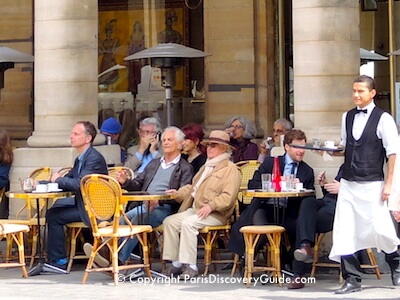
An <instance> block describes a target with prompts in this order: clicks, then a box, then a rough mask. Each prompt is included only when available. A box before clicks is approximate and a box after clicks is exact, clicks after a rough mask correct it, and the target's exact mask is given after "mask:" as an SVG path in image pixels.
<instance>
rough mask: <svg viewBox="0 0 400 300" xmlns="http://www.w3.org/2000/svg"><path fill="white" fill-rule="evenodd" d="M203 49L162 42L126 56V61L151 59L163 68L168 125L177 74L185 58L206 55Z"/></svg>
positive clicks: (170, 118) (170, 121)
mask: <svg viewBox="0 0 400 300" xmlns="http://www.w3.org/2000/svg"><path fill="white" fill-rule="evenodd" d="M209 55H210V54H207V53H205V52H203V51H201V50H197V49H194V48H190V47H186V46H183V45H180V44H175V43H162V44H158V45H156V46H154V47H151V48H149V49H145V50H142V51H139V52H136V53H135V54H132V55H129V56H127V57H125V58H124V60H126V61H130V60H140V59H150V64H151V66H152V67H157V68H160V69H161V80H162V83H161V85H162V86H163V87H164V88H165V99H166V106H167V126H170V125H172V97H173V89H174V86H175V74H176V70H178V69H179V68H180V67H181V66H182V65H183V64H184V60H185V58H198V57H206V56H209Z"/></svg>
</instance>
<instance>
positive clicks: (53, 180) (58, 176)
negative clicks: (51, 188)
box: [50, 173, 61, 182]
mask: <svg viewBox="0 0 400 300" xmlns="http://www.w3.org/2000/svg"><path fill="white" fill-rule="evenodd" d="M60 177H61V175H60V174H59V173H53V175H51V179H50V181H51V182H56V180H57V179H58V178H60Z"/></svg>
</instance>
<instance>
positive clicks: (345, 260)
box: [340, 218, 400, 282]
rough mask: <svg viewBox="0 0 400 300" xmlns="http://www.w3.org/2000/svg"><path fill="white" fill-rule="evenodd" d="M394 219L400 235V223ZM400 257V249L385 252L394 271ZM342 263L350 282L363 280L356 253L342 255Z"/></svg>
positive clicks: (345, 276) (343, 270) (345, 275)
mask: <svg viewBox="0 0 400 300" xmlns="http://www.w3.org/2000/svg"><path fill="white" fill-rule="evenodd" d="M392 220H393V222H394V224H395V229H396V232H397V236H399V235H400V230H399V223H397V222H396V221H395V220H394V219H393V218H392ZM399 259H400V255H399V251H398V250H397V251H394V252H392V253H385V261H386V262H387V263H388V265H389V267H390V270H391V271H392V272H393V271H394V270H396V269H398V268H399ZM340 264H341V268H342V276H343V278H344V279H345V280H347V281H350V282H354V280H355V281H356V282H361V276H362V271H361V267H360V261H359V259H358V257H357V255H356V254H350V255H346V256H342V257H341V259H340Z"/></svg>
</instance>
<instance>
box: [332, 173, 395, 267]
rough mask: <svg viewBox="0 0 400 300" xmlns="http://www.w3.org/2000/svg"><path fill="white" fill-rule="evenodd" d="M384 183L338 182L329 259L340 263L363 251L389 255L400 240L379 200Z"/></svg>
mask: <svg viewBox="0 0 400 300" xmlns="http://www.w3.org/2000/svg"><path fill="white" fill-rule="evenodd" d="M383 185H384V182H383V181H373V182H371V181H368V182H355V181H348V180H346V179H341V180H340V189H339V194H338V199H337V204H336V211H335V219H334V223H333V234H332V238H333V245H332V249H331V252H330V254H329V258H330V259H331V260H333V261H337V262H340V256H342V255H349V254H353V253H355V252H357V251H358V250H362V249H366V248H377V250H378V251H381V250H383V251H385V252H386V253H392V252H393V251H395V250H397V245H399V244H400V240H399V238H398V237H397V235H396V231H395V228H394V225H393V222H392V219H391V216H390V212H389V210H388V208H387V206H386V204H385V202H383V201H382V200H381V196H382V190H383Z"/></svg>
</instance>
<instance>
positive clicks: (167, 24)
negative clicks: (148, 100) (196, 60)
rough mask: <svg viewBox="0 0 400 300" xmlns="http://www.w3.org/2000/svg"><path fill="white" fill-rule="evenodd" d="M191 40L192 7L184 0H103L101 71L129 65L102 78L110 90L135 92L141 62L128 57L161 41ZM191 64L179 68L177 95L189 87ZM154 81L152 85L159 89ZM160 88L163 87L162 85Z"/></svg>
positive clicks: (101, 6)
mask: <svg viewBox="0 0 400 300" xmlns="http://www.w3.org/2000/svg"><path fill="white" fill-rule="evenodd" d="M170 42H172V43H178V44H185V45H187V44H188V11H187V8H186V6H185V3H184V0H170V1H162V0H154V1H146V0H143V1H140V0H139V1H137V0H136V1H134V0H103V1H102V0H99V35H98V43H99V56H98V66H99V70H98V72H99V74H100V73H102V72H104V71H105V70H108V69H110V68H111V67H113V66H115V65H122V66H126V67H127V68H126V69H117V70H114V71H111V72H108V73H107V74H105V75H103V76H101V77H100V78H99V85H100V86H103V87H105V88H107V90H108V91H114V92H125V91H131V92H132V93H134V92H135V91H134V89H135V86H136V88H137V84H138V83H140V67H141V65H140V63H139V62H137V61H131V62H126V61H124V58H125V57H126V56H128V55H131V54H133V53H136V52H139V51H141V50H144V49H147V48H151V47H153V46H155V45H157V44H159V43H170ZM188 74H189V72H188V66H187V65H186V66H183V67H181V68H180V69H179V70H178V71H177V72H176V84H175V87H174V95H175V96H185V94H186V93H187V92H186V91H188V81H189V80H188ZM157 88H158V87H157V86H154V84H152V86H151V87H149V89H152V90H157ZM160 89H162V88H161V87H160Z"/></svg>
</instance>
